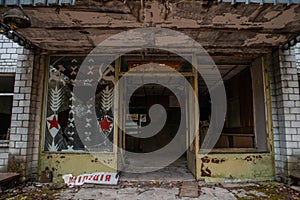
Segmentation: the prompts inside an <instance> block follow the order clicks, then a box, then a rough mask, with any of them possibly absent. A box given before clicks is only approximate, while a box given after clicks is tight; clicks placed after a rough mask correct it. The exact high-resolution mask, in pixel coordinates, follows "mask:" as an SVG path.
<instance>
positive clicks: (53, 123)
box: [47, 115, 59, 129]
mask: <svg viewBox="0 0 300 200" xmlns="http://www.w3.org/2000/svg"><path fill="white" fill-rule="evenodd" d="M47 121H48V122H49V123H50V127H49V129H52V128H56V129H59V127H58V125H59V124H58V121H57V119H56V116H55V115H54V117H53V118H52V120H47Z"/></svg>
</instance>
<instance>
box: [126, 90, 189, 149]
mask: <svg viewBox="0 0 300 200" xmlns="http://www.w3.org/2000/svg"><path fill="white" fill-rule="evenodd" d="M155 104H159V105H162V106H163V107H164V109H165V110H166V113H167V119H166V123H165V125H164V126H163V128H162V129H161V130H160V131H159V132H158V133H157V134H155V135H154V136H152V137H148V138H139V137H138V136H139V135H140V134H143V133H142V130H141V128H142V127H144V126H147V125H149V124H150V123H151V121H155V120H156V119H151V118H150V116H149V114H148V113H149V109H150V108H151V107H152V106H153V105H155ZM158 112H159V111H158ZM180 118H181V110H180V107H179V102H178V101H177V98H176V96H175V95H174V94H173V93H172V91H171V90H169V89H168V88H167V87H164V86H162V85H158V84H147V85H143V86H142V87H140V88H138V89H137V90H136V91H135V92H134V94H133V95H132V96H131V98H130V103H129V113H126V119H127V120H128V119H131V120H133V121H134V122H135V123H136V124H127V123H126V122H125V131H126V136H125V149H126V151H131V152H136V153H148V152H153V151H156V150H158V149H160V148H163V147H164V146H165V145H167V144H168V143H169V142H170V141H171V140H172V139H173V138H174V136H175V134H176V133H177V130H178V128H179V124H180ZM182 135H183V136H182V140H183V141H182V145H185V140H186V138H185V136H186V134H182Z"/></svg>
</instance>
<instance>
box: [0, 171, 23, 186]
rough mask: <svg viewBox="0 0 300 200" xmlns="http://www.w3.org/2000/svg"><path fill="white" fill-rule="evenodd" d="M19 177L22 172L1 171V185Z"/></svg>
mask: <svg viewBox="0 0 300 200" xmlns="http://www.w3.org/2000/svg"><path fill="white" fill-rule="evenodd" d="M19 178H20V174H18V173H0V186H1V185H6V184H7V183H10V182H12V181H14V180H18V179H19Z"/></svg>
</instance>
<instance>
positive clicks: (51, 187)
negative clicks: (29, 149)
mask: <svg viewBox="0 0 300 200" xmlns="http://www.w3.org/2000/svg"><path fill="white" fill-rule="evenodd" d="M0 199H1V200H2V199H3V200H4V199H8V200H19V199H22V200H29V199H34V200H40V199H41V200H42V199H43V200H44V199H46V200H51V199H65V200H69V199H72V200H73V199H74V200H76V199H78V200H79V199H122V200H134V199H152V200H156V199H164V200H165V199H169V200H172V199H182V200H196V199H200V200H206V199H222V200H242V199H253V200H266V199H276V200H277V199H280V200H300V192H299V191H297V190H294V189H292V188H291V187H289V186H287V185H284V184H281V183H277V182H259V183H234V184H228V183H224V184H220V183H218V184H205V183H203V182H196V181H177V182H166V181H144V182H130V181H120V182H119V185H117V186H101V185H95V184H94V185H93V184H86V185H84V187H83V186H82V187H77V186H75V187H67V186H66V185H65V184H41V183H27V184H23V185H20V186H17V187H15V188H13V189H8V190H5V191H2V192H1V193H0Z"/></svg>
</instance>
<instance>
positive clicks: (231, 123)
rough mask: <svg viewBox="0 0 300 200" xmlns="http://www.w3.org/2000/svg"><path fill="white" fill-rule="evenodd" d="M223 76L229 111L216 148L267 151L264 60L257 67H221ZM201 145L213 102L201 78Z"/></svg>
mask: <svg viewBox="0 0 300 200" xmlns="http://www.w3.org/2000/svg"><path fill="white" fill-rule="evenodd" d="M218 68H219V71H220V73H221V75H222V77H223V81H224V85H225V90H226V98H227V114H226V119H225V123H224V127H223V130H222V133H221V136H220V137H219V139H218V141H217V142H216V144H215V146H214V149H215V150H216V151H217V150H222V149H229V148H231V149H244V150H246V149H249V150H251V149H253V150H258V151H267V136H266V135H267V134H266V123H265V122H266V119H265V108H266V106H265V96H264V89H263V88H264V84H263V82H264V80H263V70H262V66H261V63H259V62H255V63H254V64H253V66H251V67H250V65H249V66H239V67H237V66H232V65H229V66H218ZM199 107H200V140H201V142H200V144H202V142H203V141H204V138H205V137H206V132H207V130H208V128H209V124H210V115H211V102H210V96H209V93H208V91H207V87H206V85H205V82H204V81H203V79H202V78H201V77H200V79H199Z"/></svg>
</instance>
